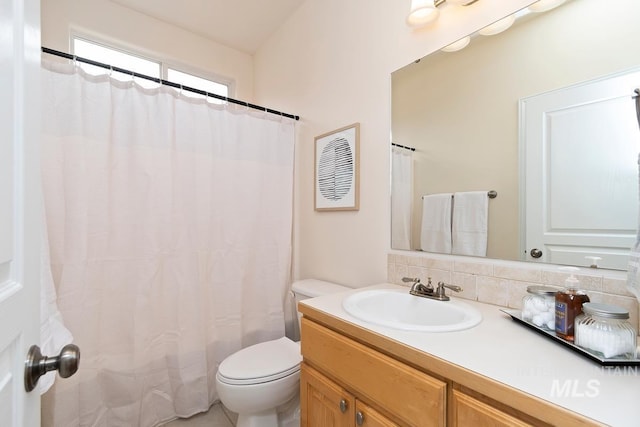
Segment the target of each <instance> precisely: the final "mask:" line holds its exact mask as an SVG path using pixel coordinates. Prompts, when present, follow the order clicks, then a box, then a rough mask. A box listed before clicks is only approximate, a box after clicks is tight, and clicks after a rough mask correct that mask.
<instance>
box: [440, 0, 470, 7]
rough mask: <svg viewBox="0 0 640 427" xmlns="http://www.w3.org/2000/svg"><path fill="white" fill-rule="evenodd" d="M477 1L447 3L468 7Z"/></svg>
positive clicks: (453, 0) (450, 1)
mask: <svg viewBox="0 0 640 427" xmlns="http://www.w3.org/2000/svg"><path fill="white" fill-rule="evenodd" d="M477 1H478V0H447V3H449V4H455V5H458V6H469V5H471V4H473V3H475V2H477Z"/></svg>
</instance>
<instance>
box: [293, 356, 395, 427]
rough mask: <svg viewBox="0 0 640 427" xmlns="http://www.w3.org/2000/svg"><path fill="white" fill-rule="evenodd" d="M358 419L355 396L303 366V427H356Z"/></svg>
mask: <svg viewBox="0 0 640 427" xmlns="http://www.w3.org/2000/svg"><path fill="white" fill-rule="evenodd" d="M354 419H355V398H354V397H353V395H351V394H350V393H348V392H346V391H345V390H344V389H343V388H342V387H340V386H339V385H337V384H335V383H334V382H333V381H331V380H329V379H328V378H326V377H325V376H324V375H322V374H320V373H319V372H318V371H316V370H315V369H313V368H311V367H309V366H308V365H306V364H304V363H302V364H301V367H300V427H351V426H353V425H354ZM375 425H378V424H375ZM380 425H386V424H380Z"/></svg>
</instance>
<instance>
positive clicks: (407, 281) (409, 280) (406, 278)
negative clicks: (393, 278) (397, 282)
mask: <svg viewBox="0 0 640 427" xmlns="http://www.w3.org/2000/svg"><path fill="white" fill-rule="evenodd" d="M402 281H403V282H405V283H409V282H413V283H418V282H419V281H420V278H419V277H403V278H402Z"/></svg>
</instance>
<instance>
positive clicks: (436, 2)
mask: <svg viewBox="0 0 640 427" xmlns="http://www.w3.org/2000/svg"><path fill="white" fill-rule="evenodd" d="M444 1H445V0H411V9H409V16H407V25H408V26H410V27H414V28H418V27H424V26H427V25H429V24H431V23H432V22H434V21H435V20H436V19H438V16H440V11H439V10H438V6H440V5H441V4H442V3H444Z"/></svg>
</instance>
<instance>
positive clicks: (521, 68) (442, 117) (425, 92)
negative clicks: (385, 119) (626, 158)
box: [391, 0, 640, 265]
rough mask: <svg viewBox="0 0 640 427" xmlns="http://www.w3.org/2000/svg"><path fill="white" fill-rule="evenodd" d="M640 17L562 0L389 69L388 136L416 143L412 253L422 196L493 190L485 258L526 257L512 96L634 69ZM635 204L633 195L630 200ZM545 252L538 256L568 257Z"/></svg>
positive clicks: (597, 2)
mask: <svg viewBox="0 0 640 427" xmlns="http://www.w3.org/2000/svg"><path fill="white" fill-rule="evenodd" d="M638 16H640V1H638V0H616V2H615V6H613V2H603V1H602V0H568V1H566V2H565V3H564V4H562V5H561V6H559V7H557V8H556V9H553V10H552V11H549V12H546V13H538V14H528V15H525V16H523V17H522V18H519V19H518V20H517V21H516V23H515V24H514V25H513V26H512V27H511V28H509V29H508V30H507V31H505V32H503V33H500V34H497V35H494V36H490V37H484V36H479V35H474V36H473V37H472V40H471V43H470V44H469V46H468V47H467V48H465V49H463V50H461V51H458V52H451V53H445V52H436V53H433V54H431V55H429V56H428V57H425V58H423V59H422V60H420V61H419V62H416V63H412V64H409V65H407V66H406V67H403V68H402V69H400V70H397V71H395V72H394V73H393V74H392V76H391V81H392V98H391V100H392V106H391V113H392V123H391V133H392V135H393V142H394V143H398V144H406V145H410V146H412V147H415V148H416V151H415V152H414V154H413V158H414V181H413V188H414V192H413V214H412V227H413V231H412V241H411V243H412V249H413V250H419V241H420V240H419V236H420V220H421V216H422V211H421V203H420V202H421V198H422V196H423V195H425V194H434V193H449V192H451V193H453V192H459V191H476V190H481V189H491V190H496V191H497V192H498V194H499V197H498V198H496V199H494V200H492V201H491V202H490V204H489V225H488V233H489V234H488V245H487V257H489V258H495V259H507V260H527V261H533V259H532V258H531V257H530V256H529V253H528V252H527V253H526V254H525V253H524V246H523V245H524V243H523V242H524V241H525V239H526V236H524V235H521V234H520V231H521V230H522V227H521V223H522V221H523V219H522V217H523V216H524V213H523V212H520V209H519V208H520V200H521V198H524V197H526V194H520V189H519V180H520V177H521V170H520V165H519V153H518V138H519V128H518V123H519V120H518V119H519V117H518V103H519V100H521V99H525V98H530V97H532V96H535V95H538V94H543V93H548V92H550V91H554V90H557V89H559V88H563V87H571V86H573V85H575V84H577V83H580V82H586V81H590V80H593V79H596V78H600V77H602V76H608V75H612V74H614V73H618V72H621V71H623V70H629V69H633V68H636V67H640V49H638V45H639V43H640V25H637V17H638ZM585 151H586V150H585ZM611 154H613V150H612V153H611ZM620 156H622V154H620ZM577 160H578V157H576V161H577ZM598 173H604V172H598ZM562 185H570V182H567V183H565V184H562ZM580 185H581V186H582V187H584V185H582V184H580ZM580 188H581V187H580V186H579V187H578V188H577V189H572V190H571V191H579V190H580ZM567 191H569V190H567ZM636 202H637V194H636V195H635V197H634V198H633V199H632V200H630V201H629V204H630V205H631V204H634V203H636ZM616 209H617V208H616ZM593 210H594V209H588V211H589V212H591V211H593ZM584 211H585V210H584V209H583V210H582V212H584ZM613 211H614V209H612V208H610V210H609V213H613ZM622 221H624V220H622ZM392 222H393V220H392ZM625 227H627V226H626V225H615V227H614V228H615V229H618V228H625ZM392 228H393V225H392ZM392 232H393V231H392ZM604 234H606V233H604ZM603 245H604V246H607V247H608V246H609V245H610V243H606V244H603ZM392 248H394V249H397V248H396V247H394V246H393V245H392ZM532 248H533V246H529V247H528V248H527V250H530V249H532ZM556 258H557V257H555V258H552V259H556ZM552 259H547V260H546V262H550V263H556V262H558V263H565V262H566V263H568V264H572V263H573V262H574V261H573V260H569V259H564V258H563V259H561V260H556V261H554V260H552ZM581 260H583V257H581ZM580 265H583V264H582V263H580Z"/></svg>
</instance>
